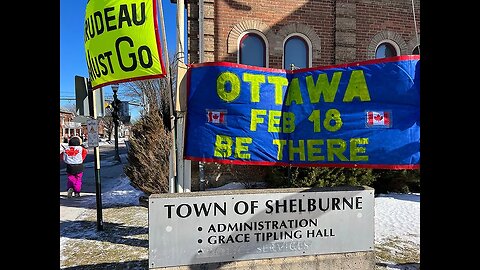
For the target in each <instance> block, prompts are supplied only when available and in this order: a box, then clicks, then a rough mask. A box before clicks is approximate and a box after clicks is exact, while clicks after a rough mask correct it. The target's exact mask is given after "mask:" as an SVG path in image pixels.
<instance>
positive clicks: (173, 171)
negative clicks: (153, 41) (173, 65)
mask: <svg viewBox="0 0 480 270" xmlns="http://www.w3.org/2000/svg"><path fill="white" fill-rule="evenodd" d="M158 9H159V11H158V13H159V15H160V27H161V28H162V29H161V31H162V50H163V51H162V52H163V54H164V55H165V68H166V72H167V74H166V81H167V91H168V104H169V113H170V135H171V137H172V138H171V142H172V146H171V149H170V155H169V160H168V161H169V162H168V164H169V175H168V178H169V184H168V187H169V188H168V190H169V193H175V185H176V182H177V180H176V177H177V153H176V151H177V150H176V142H175V112H174V110H173V91H172V83H171V81H170V80H171V76H170V60H169V57H168V47H167V34H166V33H165V19H164V17H163V4H162V0H159V1H158Z"/></svg>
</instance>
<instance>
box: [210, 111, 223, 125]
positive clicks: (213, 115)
mask: <svg viewBox="0 0 480 270" xmlns="http://www.w3.org/2000/svg"><path fill="white" fill-rule="evenodd" d="M207 118H208V122H209V123H214V124H224V123H225V112H221V111H207Z"/></svg>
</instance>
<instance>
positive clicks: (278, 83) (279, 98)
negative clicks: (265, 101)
mask: <svg viewBox="0 0 480 270" xmlns="http://www.w3.org/2000/svg"><path fill="white" fill-rule="evenodd" d="M267 80H268V82H269V83H271V84H273V85H274V86H275V88H274V89H275V104H277V105H282V103H283V87H285V86H287V85H288V80H287V78H285V77H281V76H268V77H267Z"/></svg>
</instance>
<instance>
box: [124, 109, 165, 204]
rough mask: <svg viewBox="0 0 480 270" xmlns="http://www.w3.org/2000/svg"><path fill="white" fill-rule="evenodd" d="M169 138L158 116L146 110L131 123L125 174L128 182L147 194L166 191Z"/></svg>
mask: <svg viewBox="0 0 480 270" xmlns="http://www.w3.org/2000/svg"><path fill="white" fill-rule="evenodd" d="M170 147H171V140H170V135H169V132H168V131H167V130H166V129H165V127H164V124H163V122H162V117H161V116H160V115H159V114H158V113H157V112H150V113H148V114H146V115H144V116H142V118H141V119H140V120H139V121H137V123H135V125H133V126H132V129H131V133H130V136H129V149H128V158H127V159H128V163H129V164H128V165H127V166H125V168H124V171H125V174H126V175H127V176H128V177H129V178H130V181H131V185H132V186H134V187H135V188H137V189H139V190H141V191H143V192H144V193H146V194H147V195H150V194H153V193H166V192H168V191H169V184H168V182H169V177H168V176H169V175H168V172H169V154H170Z"/></svg>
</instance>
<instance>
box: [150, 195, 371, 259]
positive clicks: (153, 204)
mask: <svg viewBox="0 0 480 270" xmlns="http://www.w3.org/2000/svg"><path fill="white" fill-rule="evenodd" d="M282 191H283V192H282ZM286 191H288V192H286ZM373 193H374V190H373V189H371V188H364V187H358V188H356V187H355V188H348V189H347V190H345V189H342V190H339V189H336V190H335V189H329V190H325V189H323V190H322V191H319V189H315V190H314V189H263V190H237V191H235V192H234V193H232V192H231V191H214V192H212V191H209V192H194V193H174V194H155V195H152V196H150V198H149V209H148V210H149V267H150V268H156V267H166V266H179V265H192V264H201V263H212V262H224V261H238V260H249V259H263V258H276V257H288V256H303V255H315V254H327V253H344V252H357V251H373V248H374V194H373Z"/></svg>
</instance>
